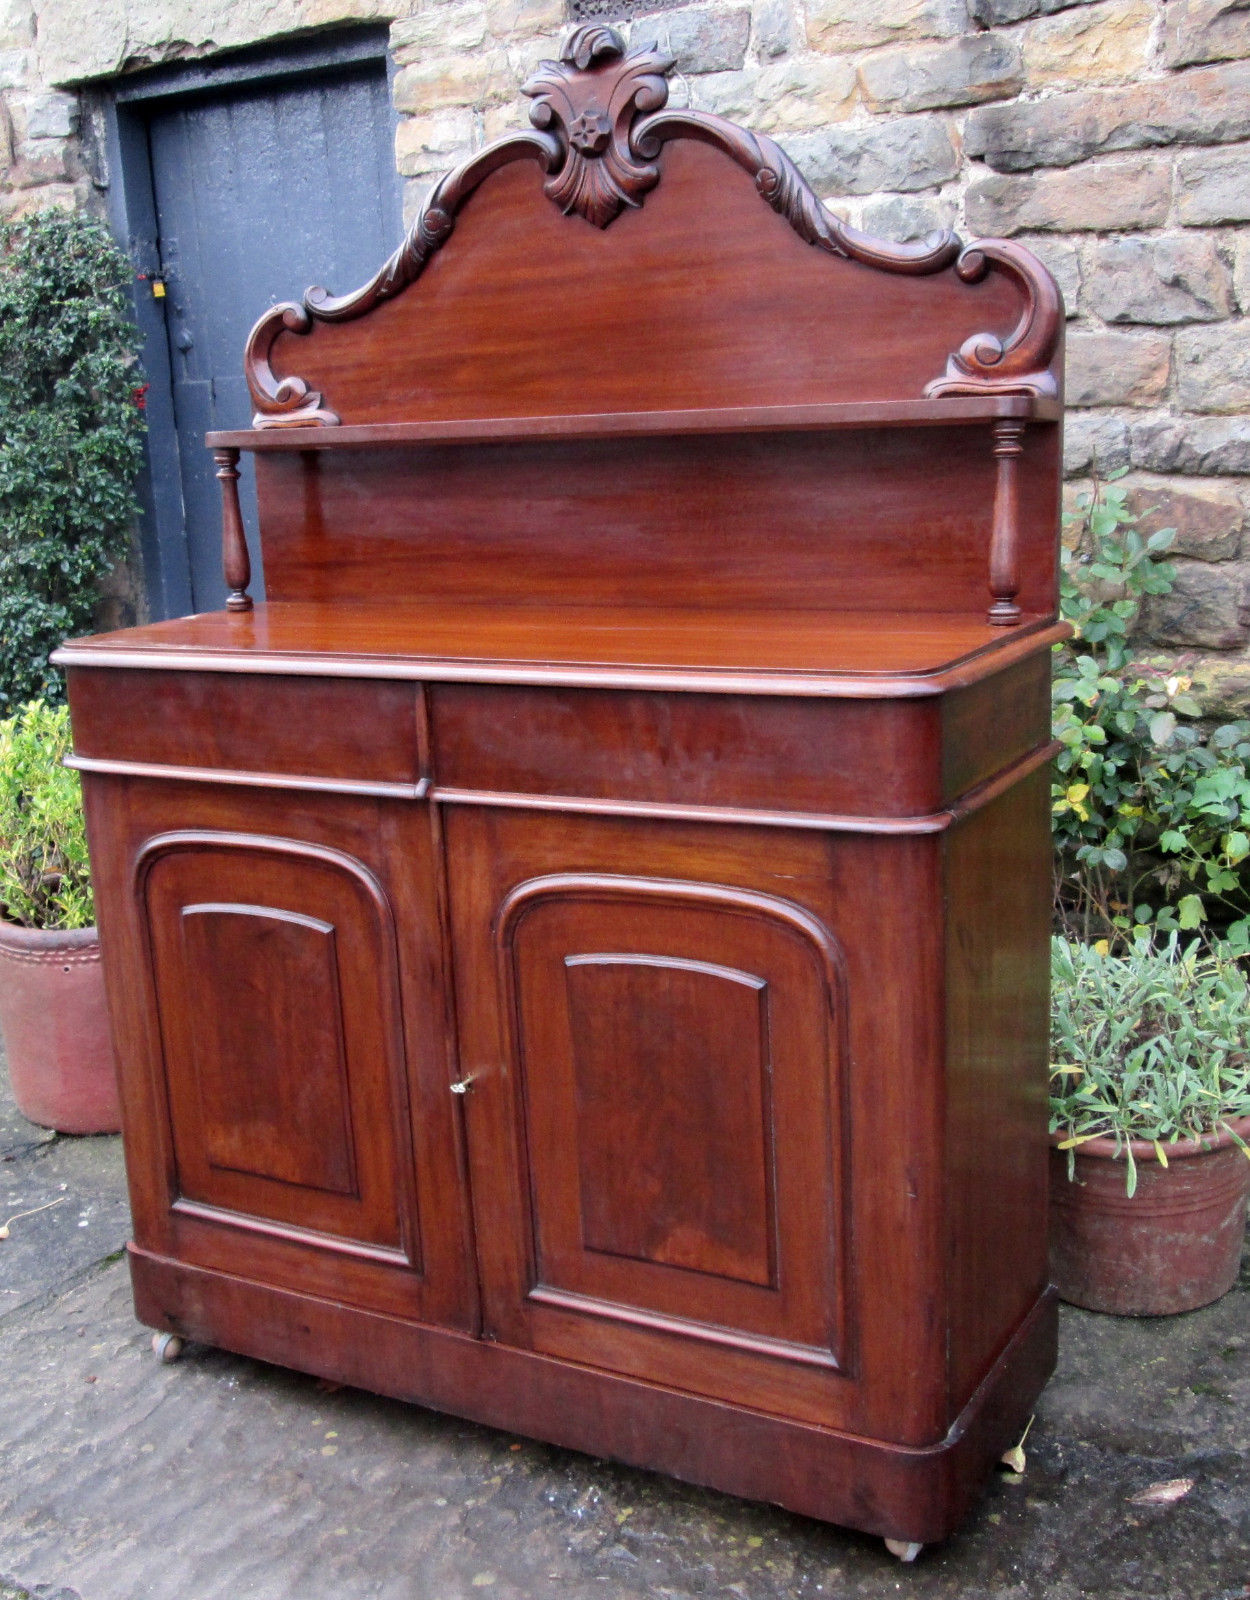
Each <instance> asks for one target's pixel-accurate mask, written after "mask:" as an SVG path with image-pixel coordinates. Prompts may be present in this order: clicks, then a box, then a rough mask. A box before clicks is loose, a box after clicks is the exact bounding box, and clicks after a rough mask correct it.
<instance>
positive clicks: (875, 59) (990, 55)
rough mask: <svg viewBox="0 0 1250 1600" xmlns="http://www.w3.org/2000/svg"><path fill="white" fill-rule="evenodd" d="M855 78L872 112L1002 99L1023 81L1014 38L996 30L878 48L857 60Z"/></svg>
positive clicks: (972, 103) (961, 104)
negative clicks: (944, 41)
mask: <svg viewBox="0 0 1250 1600" xmlns="http://www.w3.org/2000/svg"><path fill="white" fill-rule="evenodd" d="M859 80H860V83H861V84H862V85H863V89H864V99H865V100H866V101H867V103H868V104H869V105H870V106H871V107H872V108H873V110H874V111H886V110H902V111H932V110H935V109H936V108H937V107H939V106H966V105H974V104H976V103H978V102H979V101H982V100H1001V99H1002V98H1003V97H1004V96H1006V95H1012V94H1015V93H1016V92H1017V91H1018V90H1019V88H1020V86H1021V84H1022V83H1023V81H1024V80H1023V78H1022V77H1021V73H1020V52H1019V50H1018V49H1017V48H1016V45H1015V42H1014V41H1013V40H1011V39H1008V38H1004V37H1002V35H1000V34H996V33H979V34H971V35H967V36H965V37H964V38H962V39H951V40H950V41H948V42H947V43H944V44H931V45H910V46H909V45H904V46H901V47H900V48H898V49H896V50H882V51H879V52H877V53H876V54H875V55H870V56H865V58H864V59H863V61H861V62H860V65H859Z"/></svg>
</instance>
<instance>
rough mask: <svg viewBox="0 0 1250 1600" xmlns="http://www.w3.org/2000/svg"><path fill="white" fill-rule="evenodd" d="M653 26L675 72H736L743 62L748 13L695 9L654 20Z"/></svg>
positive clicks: (742, 9)
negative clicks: (675, 66)
mask: <svg viewBox="0 0 1250 1600" xmlns="http://www.w3.org/2000/svg"><path fill="white" fill-rule="evenodd" d="M654 27H655V33H656V34H657V35H658V37H659V40H660V43H661V45H663V46H664V47H665V48H666V49H667V50H668V52H669V54H670V55H671V56H672V57H673V58H674V60H675V61H676V63H677V70H678V71H679V72H736V71H737V70H738V69H739V67H741V65H742V63H743V62H744V61H745V60H746V53H747V39H748V37H749V35H750V32H751V13H750V12H749V11H748V10H747V8H746V7H745V6H735V7H733V8H732V9H727V10H721V9H713V8H712V7H710V6H696V7H693V8H691V9H690V10H689V11H672V12H668V13H666V14H665V15H663V16H660V17H657V18H655V23H654Z"/></svg>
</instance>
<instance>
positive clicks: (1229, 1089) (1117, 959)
mask: <svg viewBox="0 0 1250 1600" xmlns="http://www.w3.org/2000/svg"><path fill="white" fill-rule="evenodd" d="M1051 972H1052V998H1051V1062H1052V1065H1051V1069H1050V1070H1051V1100H1050V1127H1051V1132H1052V1133H1062V1134H1063V1135H1064V1137H1063V1139H1062V1140H1061V1142H1060V1148H1061V1149H1066V1150H1068V1151H1069V1156H1068V1176H1069V1177H1071V1176H1072V1175H1073V1166H1074V1161H1073V1155H1072V1152H1073V1151H1075V1149H1076V1147H1077V1146H1078V1145H1081V1144H1084V1143H1085V1142H1086V1141H1087V1140H1089V1139H1097V1138H1106V1137H1110V1138H1113V1139H1114V1140H1115V1141H1116V1146H1117V1152H1118V1151H1119V1150H1120V1149H1122V1150H1123V1151H1124V1155H1125V1158H1126V1166H1127V1187H1128V1192H1129V1194H1130V1195H1131V1194H1133V1192H1134V1190H1135V1189H1136V1187H1137V1166H1136V1162H1135V1161H1134V1159H1133V1152H1132V1150H1131V1148H1130V1147H1129V1144H1128V1141H1129V1140H1130V1139H1149V1140H1150V1141H1151V1142H1152V1143H1153V1144H1154V1147H1155V1154H1156V1156H1157V1158H1158V1160H1159V1161H1160V1162H1162V1164H1163V1165H1164V1166H1166V1165H1167V1150H1166V1145H1167V1144H1168V1143H1169V1142H1170V1143H1175V1142H1176V1141H1177V1140H1178V1139H1192V1138H1202V1137H1204V1136H1210V1135H1212V1134H1214V1133H1215V1132H1217V1131H1219V1130H1220V1129H1221V1128H1224V1127H1226V1126H1227V1123H1228V1120H1229V1118H1232V1117H1245V1116H1250V979H1248V978H1247V976H1246V973H1245V971H1244V969H1243V967H1242V966H1241V964H1240V963H1238V962H1237V961H1236V960H1234V959H1233V958H1232V957H1230V956H1228V955H1227V954H1225V953H1223V952H1221V951H1219V950H1214V951H1204V950H1203V948H1202V944H1201V941H1200V940H1197V939H1195V940H1193V941H1191V943H1190V944H1189V946H1188V948H1186V949H1181V948H1180V944H1179V936H1178V935H1177V934H1172V935H1171V936H1170V937H1169V938H1168V939H1167V941H1166V942H1165V943H1164V944H1163V945H1162V946H1161V947H1159V948H1152V947H1151V945H1150V943H1149V941H1148V940H1144V939H1143V940H1140V941H1138V942H1137V943H1136V944H1134V945H1133V946H1132V947H1131V948H1130V949H1129V950H1128V952H1127V954H1125V955H1123V956H1119V955H1112V954H1110V953H1109V952H1105V951H1103V950H1102V949H1100V948H1099V947H1098V946H1096V945H1088V944H1081V943H1074V942H1071V941H1069V940H1067V939H1061V938H1056V939H1055V940H1053V941H1052V962H1051ZM1230 1131H1232V1130H1230ZM1233 1136H1234V1138H1236V1139H1237V1143H1238V1144H1240V1145H1241V1148H1242V1149H1243V1150H1246V1153H1247V1155H1250V1150H1247V1149H1246V1145H1245V1143H1244V1142H1243V1141H1242V1140H1241V1138H1240V1137H1238V1136H1237V1134H1236V1133H1235V1132H1234V1135H1233Z"/></svg>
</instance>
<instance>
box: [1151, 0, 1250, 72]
mask: <svg viewBox="0 0 1250 1600" xmlns="http://www.w3.org/2000/svg"><path fill="white" fill-rule="evenodd" d="M1243 56H1250V9H1247V7H1246V3H1245V0H1169V4H1168V5H1167V6H1165V7H1164V12H1163V59H1164V61H1166V62H1167V64H1168V66H1169V67H1189V66H1193V65H1194V64H1195V63H1196V62H1200V61H1232V60H1237V59H1239V58H1241V57H1243Z"/></svg>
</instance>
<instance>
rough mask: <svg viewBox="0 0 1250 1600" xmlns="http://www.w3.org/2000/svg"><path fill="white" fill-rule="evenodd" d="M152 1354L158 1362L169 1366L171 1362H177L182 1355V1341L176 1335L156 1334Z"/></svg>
mask: <svg viewBox="0 0 1250 1600" xmlns="http://www.w3.org/2000/svg"><path fill="white" fill-rule="evenodd" d="M152 1354H153V1355H154V1356H155V1357H156V1359H157V1360H158V1361H163V1362H164V1363H165V1365H166V1366H168V1365H169V1364H170V1363H171V1362H174V1361H177V1359H178V1357H179V1356H180V1355H181V1354H182V1340H181V1339H180V1338H179V1337H178V1335H177V1334H176V1333H154V1334H153V1335H152Z"/></svg>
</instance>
